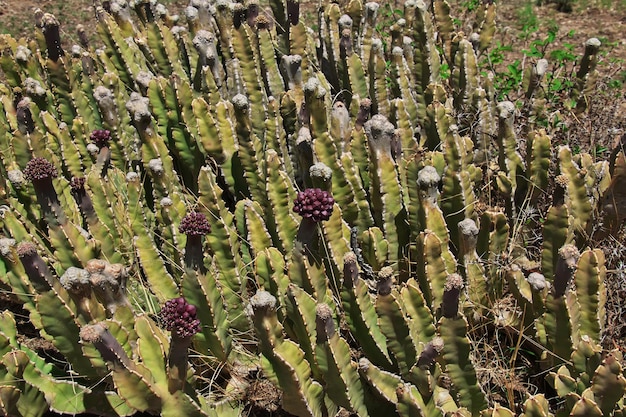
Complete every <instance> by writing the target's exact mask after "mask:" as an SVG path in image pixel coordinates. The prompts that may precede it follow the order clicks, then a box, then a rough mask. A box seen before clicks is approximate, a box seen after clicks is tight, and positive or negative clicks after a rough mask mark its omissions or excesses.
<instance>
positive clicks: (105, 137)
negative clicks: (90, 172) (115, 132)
mask: <svg viewBox="0 0 626 417" xmlns="http://www.w3.org/2000/svg"><path fill="white" fill-rule="evenodd" d="M90 139H91V140H92V141H93V143H95V144H96V146H97V147H98V148H103V147H105V146H107V145H108V144H109V141H110V140H111V132H110V131H108V130H106V129H97V130H94V131H93V132H91V136H90Z"/></svg>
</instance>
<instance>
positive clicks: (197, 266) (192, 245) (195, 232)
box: [179, 212, 211, 271]
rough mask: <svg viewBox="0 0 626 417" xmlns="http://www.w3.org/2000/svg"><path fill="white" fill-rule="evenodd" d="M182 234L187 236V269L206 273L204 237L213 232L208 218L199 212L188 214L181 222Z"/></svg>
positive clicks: (185, 259) (180, 229)
mask: <svg viewBox="0 0 626 417" xmlns="http://www.w3.org/2000/svg"><path fill="white" fill-rule="evenodd" d="M179 231H180V233H184V234H185V235H187V242H186V243H185V258H184V262H185V268H190V269H194V270H197V271H205V267H204V252H203V249H202V236H204V235H206V234H208V233H210V232H211V225H210V224H209V221H208V220H207V218H206V216H205V215H204V214H202V213H199V212H191V213H188V214H187V215H186V216H185V217H183V219H182V220H181V222H180V227H179Z"/></svg>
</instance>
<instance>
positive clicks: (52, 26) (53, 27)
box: [41, 13, 65, 62]
mask: <svg viewBox="0 0 626 417" xmlns="http://www.w3.org/2000/svg"><path fill="white" fill-rule="evenodd" d="M41 26H42V29H43V35H44V37H45V38H46V46H47V48H48V58H50V59H51V60H52V61H54V62H57V61H58V60H59V58H60V57H62V56H63V55H65V52H63V48H61V36H60V34H59V21H58V20H57V18H56V17H54V15H52V14H50V13H44V15H43V17H42V18H41Z"/></svg>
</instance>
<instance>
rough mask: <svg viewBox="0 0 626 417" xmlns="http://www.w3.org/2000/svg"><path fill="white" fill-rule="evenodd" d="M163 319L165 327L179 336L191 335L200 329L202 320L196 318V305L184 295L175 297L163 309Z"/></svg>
mask: <svg viewBox="0 0 626 417" xmlns="http://www.w3.org/2000/svg"><path fill="white" fill-rule="evenodd" d="M160 315H161V320H163V323H164V324H165V328H166V329H167V330H169V331H171V332H175V333H176V335H178V336H179V337H191V336H193V335H194V334H196V333H198V332H199V331H200V320H198V319H197V318H196V307H195V306H193V305H191V304H189V303H187V301H186V300H185V299H184V298H183V297H179V298H173V299H171V300H169V301H167V302H166V303H165V305H164V306H163V308H162V309H161V314H160Z"/></svg>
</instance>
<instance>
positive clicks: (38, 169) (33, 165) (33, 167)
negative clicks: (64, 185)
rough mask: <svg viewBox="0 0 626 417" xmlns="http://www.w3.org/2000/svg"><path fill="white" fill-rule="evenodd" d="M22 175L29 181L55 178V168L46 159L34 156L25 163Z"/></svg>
mask: <svg viewBox="0 0 626 417" xmlns="http://www.w3.org/2000/svg"><path fill="white" fill-rule="evenodd" d="M24 176H25V177H26V179H27V180H29V181H37V180H45V179H48V178H56V176H57V169H56V168H55V167H54V165H52V163H51V162H50V161H48V160H47V159H45V158H39V157H35V158H33V159H31V160H30V161H28V163H27V164H26V168H25V169H24Z"/></svg>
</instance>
